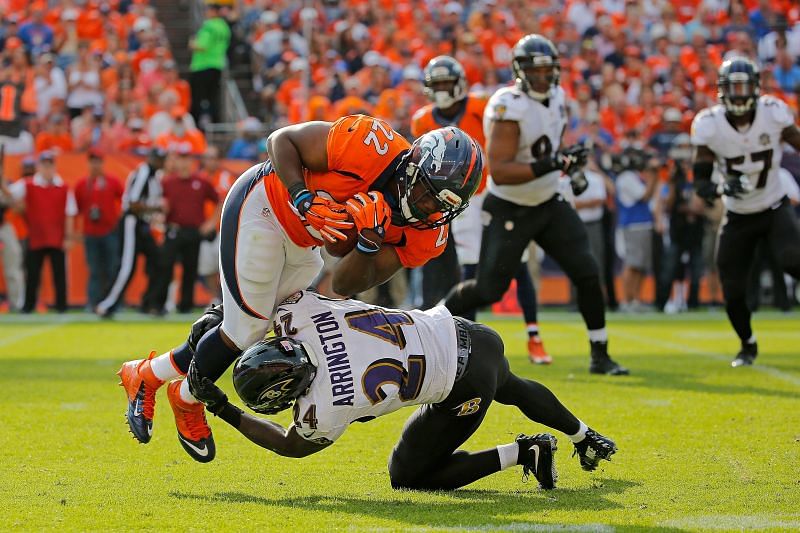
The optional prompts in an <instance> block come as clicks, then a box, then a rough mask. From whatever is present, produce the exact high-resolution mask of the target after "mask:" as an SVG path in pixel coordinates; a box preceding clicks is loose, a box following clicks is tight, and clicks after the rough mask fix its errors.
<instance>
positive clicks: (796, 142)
mask: <svg viewBox="0 0 800 533" xmlns="http://www.w3.org/2000/svg"><path fill="white" fill-rule="evenodd" d="M781 141H783V142H785V143H786V144H788V145H790V146H791V147H792V148H794V149H795V150H797V151H800V128H798V127H797V125H796V124H792V125H791V126H788V127H786V128H784V129H783V131H782V132H781Z"/></svg>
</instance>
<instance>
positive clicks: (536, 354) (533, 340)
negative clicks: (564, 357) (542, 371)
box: [528, 335, 553, 365]
mask: <svg viewBox="0 0 800 533" xmlns="http://www.w3.org/2000/svg"><path fill="white" fill-rule="evenodd" d="M528 360H529V361H530V362H531V363H533V364H535V365H549V364H551V363H552V362H553V358H552V357H550V354H548V353H547V351H545V349H544V343H543V342H542V338H541V337H539V336H538V335H534V336H533V337H530V338H529V339H528Z"/></svg>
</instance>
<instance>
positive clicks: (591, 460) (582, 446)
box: [572, 428, 617, 472]
mask: <svg viewBox="0 0 800 533" xmlns="http://www.w3.org/2000/svg"><path fill="white" fill-rule="evenodd" d="M574 446H575V450H574V451H573V452H572V456H573V457H574V456H575V455H577V456H578V459H579V460H580V463H581V468H583V469H584V470H586V471H587V472H591V471H592V470H594V469H595V468H597V465H598V464H600V461H601V460H602V459H605V460H606V461H610V460H611V456H612V455H614V454H615V453H616V452H617V445H616V444H614V441H613V440H611V439H609V438H608V437H604V436H602V435H601V434H600V433H598V432H596V431H595V430H593V429H592V428H589V429H587V430H586V437H585V438H584V439H583V440H582V441H580V442H576V443H574Z"/></svg>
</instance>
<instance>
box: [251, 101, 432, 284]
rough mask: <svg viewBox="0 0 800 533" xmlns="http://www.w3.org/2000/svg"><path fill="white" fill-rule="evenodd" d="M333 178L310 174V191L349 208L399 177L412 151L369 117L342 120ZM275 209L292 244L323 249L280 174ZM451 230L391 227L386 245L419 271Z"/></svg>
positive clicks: (270, 183)
mask: <svg viewBox="0 0 800 533" xmlns="http://www.w3.org/2000/svg"><path fill="white" fill-rule="evenodd" d="M327 147H328V168H329V169H330V170H328V171H327V172H310V171H308V170H307V171H306V172H305V180H306V187H308V189H309V190H310V191H312V192H314V193H315V194H318V195H320V196H323V197H329V198H332V199H333V200H335V201H337V202H340V203H342V204H343V203H344V202H345V201H346V200H347V199H348V198H351V197H352V196H354V195H355V194H356V193H359V192H366V191H368V190H370V189H371V188H372V185H373V184H374V183H375V182H376V181H378V180H379V179H380V178H387V177H389V176H391V174H393V173H394V169H395V168H396V165H397V160H398V159H399V158H400V157H401V156H402V155H403V154H404V153H405V152H406V151H407V150H408V149H409V148H410V147H411V146H410V144H409V143H408V141H407V140H406V139H405V138H403V136H402V135H400V134H399V133H397V132H396V131H394V130H393V129H392V128H391V126H389V124H387V123H386V122H384V121H383V120H380V119H377V118H373V117H369V116H367V115H350V116H346V117H342V118H340V119H339V120H337V121H336V122H334V123H333V125H332V126H331V129H330V132H329V133H328V143H327ZM264 187H265V188H266V190H267V197H268V198H269V203H270V204H271V205H272V209H273V211H274V213H275V216H276V217H277V218H278V221H279V222H280V223H281V225H282V226H283V228H284V230H286V234H287V235H288V236H289V238H290V239H291V240H292V242H294V243H295V244H297V245H298V246H321V245H322V244H323V242H322V241H321V240H320V239H319V238H316V237H314V236H312V235H311V233H309V231H308V229H306V223H305V221H304V220H302V219H301V218H300V217H299V216H298V214H297V211H296V210H295V209H294V206H293V205H292V203H291V200H290V199H289V192H288V191H287V190H286V187H285V186H284V185H283V183H282V182H281V180H280V179H279V178H278V176H277V175H276V174H275V172H274V171H272V172H270V173H269V174H267V175H266V176H265V177H264ZM447 231H448V230H447V225H445V226H443V227H441V228H434V229H416V228H410V227H398V226H394V225H390V226H389V227H388V228H387V229H386V238H385V239H384V241H383V242H384V243H386V244H392V245H395V247H396V248H395V249H396V250H397V255H398V256H399V257H400V261H401V263H402V264H403V266H405V267H409V268H412V267H417V266H421V265H423V264H425V263H426V262H428V260H430V259H432V258H434V257H436V256H437V255H439V254H440V253H442V251H444V245H445V243H447Z"/></svg>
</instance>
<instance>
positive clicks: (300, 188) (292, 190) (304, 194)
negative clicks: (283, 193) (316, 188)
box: [288, 183, 314, 209]
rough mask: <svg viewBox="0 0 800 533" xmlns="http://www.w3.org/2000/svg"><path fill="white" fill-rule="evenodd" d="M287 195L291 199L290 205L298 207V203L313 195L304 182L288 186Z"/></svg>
mask: <svg viewBox="0 0 800 533" xmlns="http://www.w3.org/2000/svg"><path fill="white" fill-rule="evenodd" d="M288 191H289V197H290V198H291V199H292V205H294V207H295V209H298V208H299V206H300V204H301V203H303V202H304V201H305V200H308V199H309V198H311V197H312V196H314V195H313V194H312V193H311V191H309V190H308V189H307V188H306V184H305V183H293V184H291V185H290V186H289V187H288Z"/></svg>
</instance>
